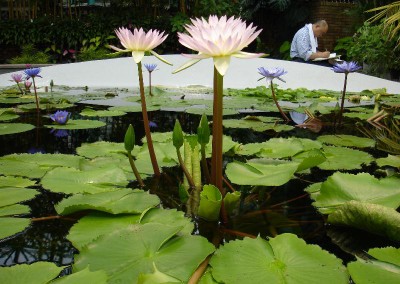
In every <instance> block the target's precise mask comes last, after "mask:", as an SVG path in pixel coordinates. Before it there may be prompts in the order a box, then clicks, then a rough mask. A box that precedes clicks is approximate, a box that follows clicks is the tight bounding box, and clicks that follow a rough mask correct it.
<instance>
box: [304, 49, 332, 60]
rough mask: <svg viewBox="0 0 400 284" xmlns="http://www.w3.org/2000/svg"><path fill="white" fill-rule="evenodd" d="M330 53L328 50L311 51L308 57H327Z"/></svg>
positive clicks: (310, 58) (311, 58)
mask: <svg viewBox="0 0 400 284" xmlns="http://www.w3.org/2000/svg"><path fill="white" fill-rule="evenodd" d="M330 54H331V53H330V52H329V51H323V52H321V51H317V52H315V53H311V55H310V57H309V58H308V59H309V60H314V59H315V58H329V55H330Z"/></svg>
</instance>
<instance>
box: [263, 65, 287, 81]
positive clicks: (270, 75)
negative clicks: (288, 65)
mask: <svg viewBox="0 0 400 284" xmlns="http://www.w3.org/2000/svg"><path fill="white" fill-rule="evenodd" d="M258 73H260V74H261V75H262V76H263V77H265V79H266V80H267V83H270V82H271V81H272V80H273V79H275V78H276V79H278V80H281V81H282V82H285V81H284V80H282V79H281V78H280V77H281V76H282V75H285V74H287V71H285V70H284V69H283V68H280V67H275V68H269V69H265V68H264V67H260V68H258Z"/></svg>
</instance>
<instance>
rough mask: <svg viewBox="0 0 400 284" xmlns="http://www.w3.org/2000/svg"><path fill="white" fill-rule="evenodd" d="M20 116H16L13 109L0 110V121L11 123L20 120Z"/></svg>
mask: <svg viewBox="0 0 400 284" xmlns="http://www.w3.org/2000/svg"><path fill="white" fill-rule="evenodd" d="M18 117H19V115H18V114H15V113H14V111H13V109H10V108H0V121H9V120H13V119H16V118H18Z"/></svg>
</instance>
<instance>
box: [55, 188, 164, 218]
mask: <svg viewBox="0 0 400 284" xmlns="http://www.w3.org/2000/svg"><path fill="white" fill-rule="evenodd" d="M159 203H160V199H159V198H158V197H157V195H153V194H149V193H148V192H146V191H143V190H139V189H135V190H132V189H129V188H124V189H121V190H117V191H112V192H100V193H96V194H90V195H84V194H75V195H74V196H71V197H70V198H67V199H64V200H62V201H61V202H60V203H58V204H57V205H56V206H55V207H56V210H57V213H58V214H61V215H68V214H71V213H74V212H77V211H81V210H88V209H91V210H98V211H102V212H107V213H111V214H122V213H125V214H127V213H129V214H140V213H142V212H143V211H145V210H147V209H149V208H152V207H155V206H157V205H158V204H159Z"/></svg>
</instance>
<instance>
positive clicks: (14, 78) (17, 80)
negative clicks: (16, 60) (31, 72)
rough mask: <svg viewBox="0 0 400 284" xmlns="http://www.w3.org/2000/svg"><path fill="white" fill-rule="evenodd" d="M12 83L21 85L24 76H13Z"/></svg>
mask: <svg viewBox="0 0 400 284" xmlns="http://www.w3.org/2000/svg"><path fill="white" fill-rule="evenodd" d="M11 78H12V81H14V82H15V83H20V82H22V74H15V73H14V74H11Z"/></svg>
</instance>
